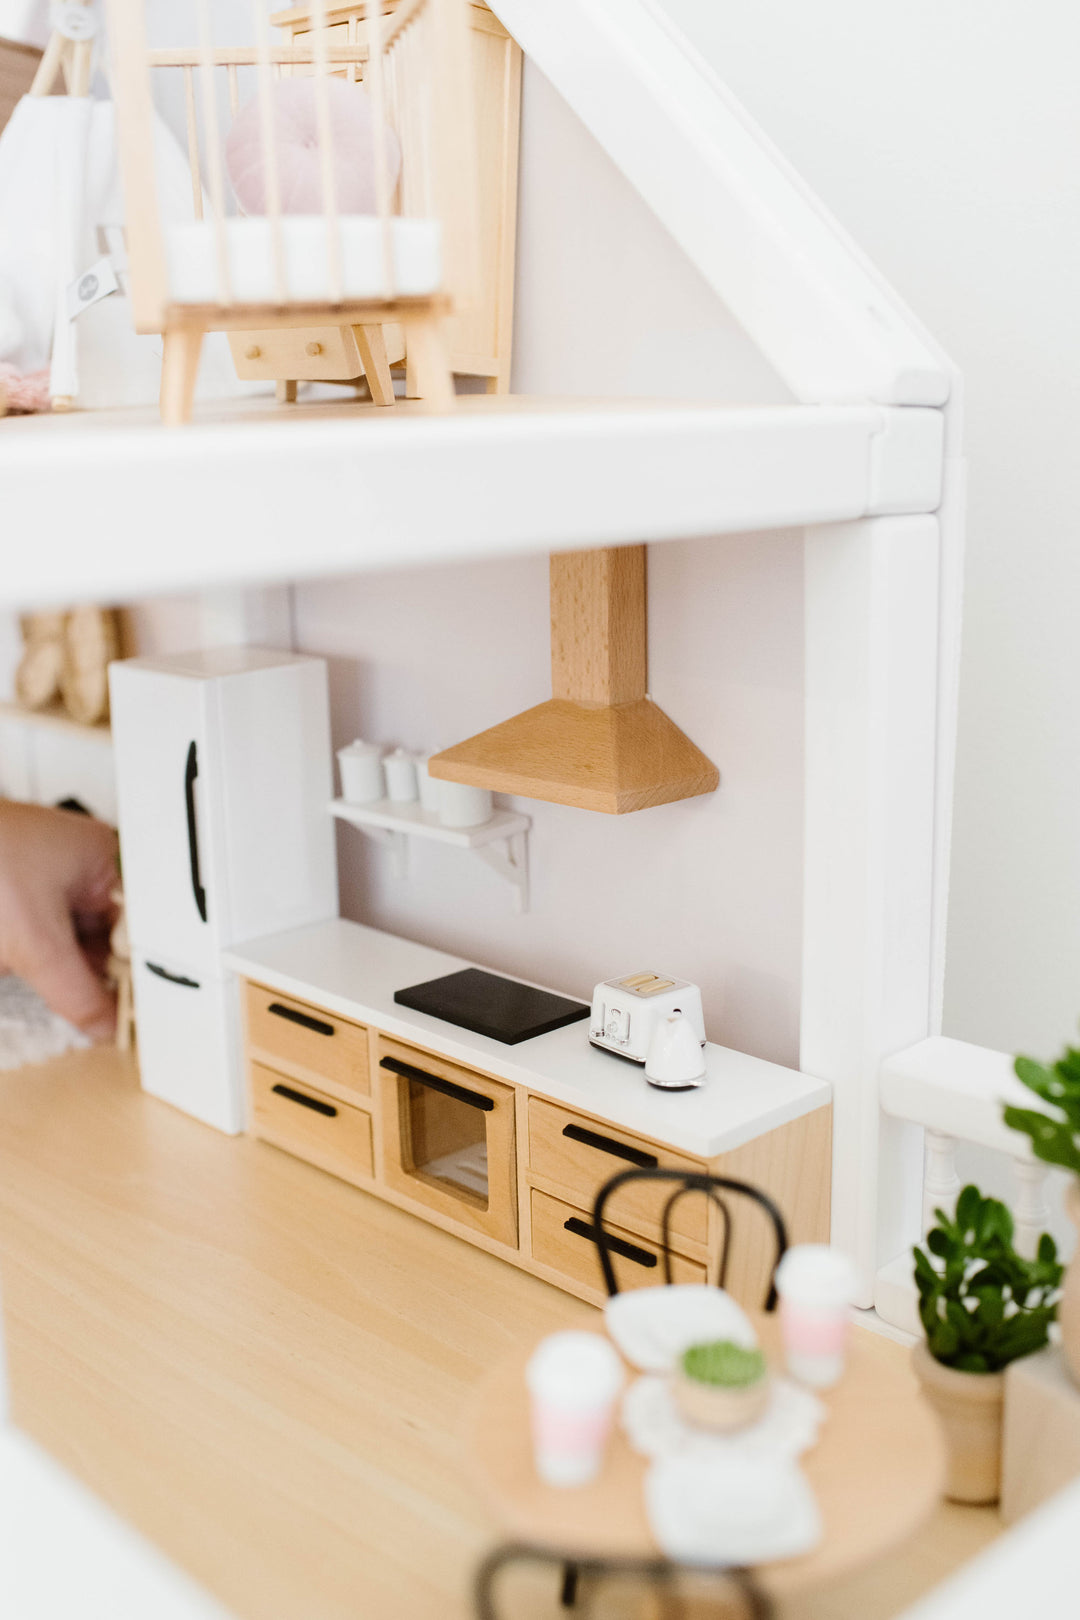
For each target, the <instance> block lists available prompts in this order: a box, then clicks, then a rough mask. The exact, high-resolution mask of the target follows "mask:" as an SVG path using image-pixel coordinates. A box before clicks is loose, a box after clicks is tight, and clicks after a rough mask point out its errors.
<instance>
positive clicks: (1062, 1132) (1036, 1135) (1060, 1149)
mask: <svg viewBox="0 0 1080 1620" xmlns="http://www.w3.org/2000/svg"><path fill="white" fill-rule="evenodd" d="M1003 1117H1004V1120H1005V1123H1006V1125H1008V1126H1009V1128H1010V1129H1011V1130H1014V1131H1023V1133H1024V1135H1025V1136H1030V1138H1031V1151H1032V1152H1033V1153H1034V1155H1035V1157H1036V1158H1037V1159H1042V1160H1044V1161H1045V1163H1046V1164H1060V1165H1061V1166H1063V1168H1064V1169H1066V1170H1074V1171H1076V1173H1077V1174H1078V1175H1080V1146H1078V1145H1077V1140H1076V1136H1075V1134H1074V1132H1073V1131H1072V1130H1071V1128H1070V1127H1069V1126H1068V1125H1066V1124H1063V1123H1062V1122H1061V1121H1059V1120H1055V1119H1051V1118H1050V1116H1049V1114H1041V1113H1039V1112H1038V1110H1037V1109H1034V1108H1013V1107H1011V1106H1006V1108H1005V1109H1004V1114H1003Z"/></svg>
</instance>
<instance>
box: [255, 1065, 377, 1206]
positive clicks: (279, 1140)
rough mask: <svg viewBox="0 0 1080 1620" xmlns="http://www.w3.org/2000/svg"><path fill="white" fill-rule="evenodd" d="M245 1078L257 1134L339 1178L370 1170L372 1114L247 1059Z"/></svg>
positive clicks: (349, 1178) (365, 1175) (364, 1177)
mask: <svg viewBox="0 0 1080 1620" xmlns="http://www.w3.org/2000/svg"><path fill="white" fill-rule="evenodd" d="M250 1078H251V1117H252V1128H253V1130H254V1133H255V1135H256V1136H259V1137H261V1138H262V1139H263V1141H265V1142H273V1143H274V1145H275V1146H276V1147H281V1148H285V1149H286V1151H287V1152H289V1153H295V1154H296V1156H297V1158H299V1159H307V1160H308V1162H309V1163H310V1164H317V1165H318V1166H319V1168H320V1169H322V1170H329V1171H330V1173H331V1174H332V1175H335V1176H340V1177H341V1178H342V1179H343V1180H344V1181H358V1180H367V1179H369V1178H370V1177H371V1176H372V1174H373V1173H374V1161H373V1155H372V1144H371V1119H370V1116H369V1115H368V1114H366V1113H365V1112H364V1111H363V1110H362V1109H360V1108H350V1107H349V1105H348V1104H347V1103H343V1102H341V1101H340V1100H339V1099H337V1098H336V1097H330V1096H328V1095H326V1094H325V1093H324V1092H320V1091H317V1090H316V1089H315V1087H314V1086H309V1085H306V1084H304V1083H302V1082H301V1081H298V1080H294V1079H293V1078H292V1076H290V1075H284V1074H279V1073H277V1072H276V1071H275V1070H273V1069H266V1068H263V1066H262V1064H261V1063H253V1064H252V1065H251V1074H250Z"/></svg>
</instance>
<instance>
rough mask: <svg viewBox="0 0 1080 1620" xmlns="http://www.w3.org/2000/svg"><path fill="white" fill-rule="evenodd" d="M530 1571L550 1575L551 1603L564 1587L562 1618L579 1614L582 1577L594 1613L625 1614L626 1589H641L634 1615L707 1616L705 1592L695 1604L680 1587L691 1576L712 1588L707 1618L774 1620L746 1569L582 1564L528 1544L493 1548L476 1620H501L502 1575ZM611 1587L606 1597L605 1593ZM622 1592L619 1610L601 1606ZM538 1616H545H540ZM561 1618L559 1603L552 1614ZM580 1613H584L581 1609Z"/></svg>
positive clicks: (479, 1581) (651, 1561)
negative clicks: (641, 1601) (640, 1603)
mask: <svg viewBox="0 0 1080 1620" xmlns="http://www.w3.org/2000/svg"><path fill="white" fill-rule="evenodd" d="M515 1570H517V1571H523V1570H530V1571H533V1572H535V1571H544V1570H546V1571H547V1572H548V1575H549V1579H548V1582H547V1584H548V1586H549V1587H550V1590H551V1592H552V1596H553V1598H554V1597H555V1594H556V1592H557V1591H558V1587H559V1584H561V1597H559V1598H558V1599H557V1603H558V1609H560V1610H561V1611H562V1613H563V1614H566V1613H567V1612H570V1613H573V1612H575V1608H576V1594H577V1590H578V1577H579V1576H583V1577H584V1578H585V1582H586V1583H587V1590H588V1591H589V1592H590V1594H591V1595H592V1596H593V1597H595V1598H597V1599H598V1600H599V1601H598V1602H597V1603H596V1610H597V1611H598V1612H600V1613H603V1614H608V1613H610V1614H616V1613H618V1614H626V1613H627V1612H628V1610H627V1607H626V1604H627V1600H628V1599H629V1597H630V1593H629V1592H628V1591H627V1585H628V1583H630V1584H631V1589H632V1588H633V1587H636V1588H639V1589H640V1592H641V1594H642V1596H643V1597H645V1598H646V1601H647V1602H648V1608H647V1610H646V1609H644V1608H642V1609H640V1610H639V1609H638V1607H637V1605H636V1603H635V1606H634V1611H633V1612H634V1613H639V1612H640V1613H642V1614H644V1613H646V1612H647V1613H648V1614H649V1615H651V1616H654V1617H655V1616H657V1615H659V1617H660V1620H689V1615H690V1614H701V1613H702V1612H703V1608H702V1604H701V1599H702V1597H703V1596H704V1595H705V1594H704V1593H702V1592H701V1591H698V1592H696V1593H695V1594H694V1596H695V1598H696V1601H693V1602H692V1606H691V1604H690V1603H687V1601H686V1599H685V1596H684V1592H683V1590H682V1583H683V1580H684V1578H685V1577H686V1576H687V1575H690V1577H691V1579H692V1580H693V1581H694V1583H695V1585H697V1586H698V1587H700V1586H701V1585H702V1583H703V1582H707V1585H708V1611H707V1612H708V1613H709V1614H710V1615H713V1616H715V1617H716V1620H735V1617H736V1616H738V1617H740V1620H770V1616H771V1614H772V1605H771V1603H770V1601H769V1599H768V1598H767V1596H766V1595H765V1593H764V1591H763V1590H762V1588H761V1587H760V1586H758V1584H757V1582H756V1581H755V1580H754V1579H753V1577H752V1576H751V1574H750V1573H749V1571H747V1570H745V1569H716V1570H707V1571H706V1570H701V1571H697V1570H695V1571H686V1570H682V1569H680V1568H679V1566H678V1565H676V1564H672V1563H670V1562H669V1561H668V1560H667V1559H666V1558H664V1557H662V1556H659V1555H657V1556H654V1557H651V1558H650V1557H645V1556H642V1557H641V1558H582V1557H580V1556H579V1555H577V1554H573V1555H571V1554H567V1553H565V1552H560V1551H559V1550H558V1549H557V1548H553V1547H537V1546H531V1545H530V1544H528V1543H527V1542H508V1543H506V1544H505V1545H504V1546H501V1547H496V1548H494V1549H493V1550H492V1551H491V1552H490V1553H488V1555H487V1557H486V1558H485V1559H484V1560H483V1562H482V1563H481V1564H480V1566H479V1568H478V1569H477V1571H476V1577H475V1582H474V1597H475V1608H474V1613H475V1615H476V1620H499V1614H500V1608H499V1605H498V1603H497V1589H498V1586H499V1581H500V1577H501V1576H502V1575H503V1574H504V1572H511V1573H512V1572H514V1571H515ZM571 1572H572V1576H573V1578H572V1581H571V1582H570V1585H569V1587H568V1584H567V1581H568V1577H569V1576H570V1575H571ZM536 1584H537V1583H535V1581H534V1582H533V1583H532V1584H531V1585H530V1588H529V1591H530V1603H529V1613H530V1614H532V1613H534V1612H537V1611H536V1610H535V1608H534V1604H535V1596H534V1590H535V1585H536ZM605 1587H609V1588H613V1589H614V1590H608V1591H607V1593H606V1594H605V1591H604V1588H605ZM616 1591H617V1592H618V1594H619V1596H620V1597H621V1599H622V1601H621V1602H620V1603H619V1604H618V1607H616V1606H615V1605H614V1604H613V1603H612V1604H611V1606H610V1607H609V1603H606V1602H604V1601H603V1599H604V1597H605V1595H606V1596H607V1598H608V1599H609V1600H610V1599H611V1598H613V1597H614V1596H615V1592H616ZM504 1612H505V1613H506V1615H507V1616H509V1615H510V1614H512V1613H517V1612H518V1610H517V1608H516V1607H514V1608H511V1607H510V1606H509V1605H508V1606H507V1607H506V1609H505V1611H504ZM539 1612H544V1611H543V1610H540V1611H539ZM548 1612H557V1610H556V1604H555V1602H553V1603H552V1607H551V1610H550V1611H548ZM577 1612H579V1613H581V1612H582V1610H581V1609H578V1610H577ZM587 1612H588V1613H589V1614H591V1613H593V1604H592V1603H591V1602H590V1603H589V1604H588V1607H587Z"/></svg>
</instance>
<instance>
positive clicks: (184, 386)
mask: <svg viewBox="0 0 1080 1620" xmlns="http://www.w3.org/2000/svg"><path fill="white" fill-rule="evenodd" d="M202 341H203V334H202V329H201V327H198V326H174V327H170V329H169V330H168V331H167V332H166V333H165V352H164V354H163V355H162V358H161V420H162V421H163V422H164V423H165V426H166V427H180V426H182V424H183V423H184V422H189V421H190V420H191V406H192V402H193V400H194V398H195V381H196V378H197V377H198V375H199V355H200V353H201V352H202Z"/></svg>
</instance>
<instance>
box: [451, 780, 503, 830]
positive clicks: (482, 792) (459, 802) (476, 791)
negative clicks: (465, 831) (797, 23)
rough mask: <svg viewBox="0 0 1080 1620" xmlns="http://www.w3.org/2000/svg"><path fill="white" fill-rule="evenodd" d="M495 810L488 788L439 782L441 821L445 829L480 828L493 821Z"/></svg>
mask: <svg viewBox="0 0 1080 1620" xmlns="http://www.w3.org/2000/svg"><path fill="white" fill-rule="evenodd" d="M493 808H494V807H493V805H492V799H491V793H490V791H489V790H488V789H487V788H478V787H470V786H469V784H468V783H467V782H443V781H440V782H439V820H440V821H441V822H442V824H443V826H444V827H479V826H481V825H482V824H483V823H484V822H485V821H490V820H491V816H492V811H493Z"/></svg>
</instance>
